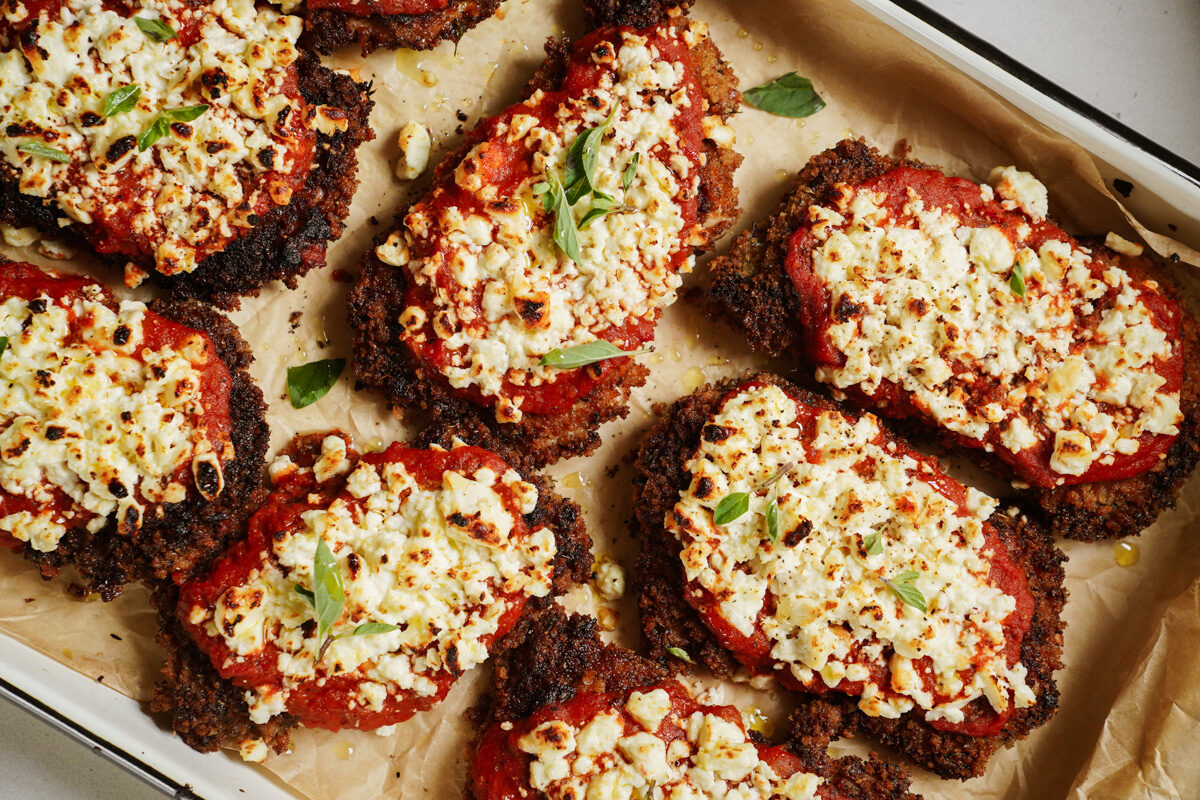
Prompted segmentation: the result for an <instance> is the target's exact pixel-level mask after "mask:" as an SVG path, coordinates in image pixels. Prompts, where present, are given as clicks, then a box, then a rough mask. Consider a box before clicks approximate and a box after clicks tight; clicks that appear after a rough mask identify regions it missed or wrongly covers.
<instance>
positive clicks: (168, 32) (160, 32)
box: [133, 17, 177, 44]
mask: <svg viewBox="0 0 1200 800" xmlns="http://www.w3.org/2000/svg"><path fill="white" fill-rule="evenodd" d="M133 21H134V24H136V25H137V26H138V30H140V31H141V32H142V33H144V34H146V37H147V38H148V39H150V41H152V42H158V43H159V44H162V43H163V42H169V41H171V40H172V39H174V38H175V37H176V35H177V34H176V33H175V29H174V28H172V27H171V26H170V25H168V24H167V23H165V22H163V21H162V20H161V19H150V18H149V17H134V18H133Z"/></svg>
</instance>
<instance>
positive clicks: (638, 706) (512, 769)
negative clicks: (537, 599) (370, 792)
mask: <svg viewBox="0 0 1200 800" xmlns="http://www.w3.org/2000/svg"><path fill="white" fill-rule="evenodd" d="M496 676H497V678H496V692H495V703H494V706H493V709H492V714H491V724H490V725H489V726H488V727H487V728H486V729H485V731H484V732H483V734H482V735H481V736H480V738H479V741H478V742H477V744H476V745H475V748H474V753H473V756H472V759H471V765H470V774H469V776H468V786H467V792H466V794H467V796H468V797H471V798H474V800H517V798H546V799H547V800H568V798H569V799H570V800H582V799H583V798H585V797H620V798H645V800H678V798H705V797H727V798H735V797H736V798H740V799H741V800H814V799H815V798H821V800H835V799H837V798H851V797H854V798H870V799H871V800H876V799H878V800H883V798H895V799H896V800H911V799H912V798H913V795H911V794H909V793H908V780H907V775H906V773H905V772H904V770H903V769H902V768H900V767H896V766H892V765H887V764H883V763H882V762H880V761H878V760H877V759H876V758H874V757H873V756H872V758H871V759H870V760H869V761H862V760H860V759H858V758H854V757H847V758H840V759H836V760H834V759H829V758H828V757H827V756H826V755H825V753H824V751H823V749H820V748H813V747H809V746H807V745H806V744H804V743H803V739H802V738H801V737H798V736H792V737H789V740H788V741H787V742H785V743H783V744H778V745H770V744H767V743H766V742H765V741H764V740H763V739H762V737H761V736H759V735H758V734H757V733H756V732H754V731H752V730H750V729H748V726H747V724H746V722H745V720H744V719H743V717H742V714H741V713H740V712H739V710H738V709H737V708H735V707H733V706H729V705H712V704H707V703H703V702H700V701H698V700H697V699H696V698H695V696H694V695H693V693H692V691H691V690H689V689H688V688H687V687H686V686H684V685H683V684H682V683H681V682H679V681H677V680H675V679H673V678H671V677H670V675H669V673H667V672H666V671H665V670H663V669H662V668H661V667H658V666H657V665H655V664H653V663H652V662H650V661H647V660H646V659H643V658H640V657H638V656H636V655H634V654H633V653H631V652H629V651H627V650H623V649H621V648H619V647H616V646H613V645H607V646H606V645H604V644H602V643H601V642H600V640H599V638H598V637H597V635H596V622H595V620H593V619H590V618H587V617H581V616H571V617H567V616H566V615H565V614H564V613H563V612H562V610H561V609H557V608H555V609H550V610H548V611H547V612H546V613H545V614H544V615H542V616H540V617H539V618H538V619H537V620H536V621H535V622H534V623H533V625H532V626H531V629H530V631H529V632H528V633H527V634H526V638H525V641H524V643H523V644H522V645H521V646H520V647H519V648H515V649H514V650H512V651H510V652H509V653H508V654H506V655H505V656H504V657H502V658H501V659H500V663H499V664H498V665H497V669H496Z"/></svg>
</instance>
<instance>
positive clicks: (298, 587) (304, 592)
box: [292, 583, 317, 608]
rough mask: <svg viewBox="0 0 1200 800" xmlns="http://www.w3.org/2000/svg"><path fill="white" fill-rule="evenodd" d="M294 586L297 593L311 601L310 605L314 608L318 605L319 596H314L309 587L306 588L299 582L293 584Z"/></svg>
mask: <svg viewBox="0 0 1200 800" xmlns="http://www.w3.org/2000/svg"><path fill="white" fill-rule="evenodd" d="M292 588H293V589H295V590H296V594H298V595H300V596H301V597H303V598H304V599H305V600H307V601H308V602H309V605H311V606H313V607H314V608H315V607H316V605H317V598H316V597H314V596H313V593H312V592H311V591H309V590H308V589H305V588H304V587H303V586H301V585H300V584H298V583H297V584H296V585H295V586H293V587H292Z"/></svg>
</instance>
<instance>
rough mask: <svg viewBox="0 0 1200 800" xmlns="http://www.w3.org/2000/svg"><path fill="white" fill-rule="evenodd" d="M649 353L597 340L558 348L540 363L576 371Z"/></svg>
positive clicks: (544, 365) (547, 354) (545, 356)
mask: <svg viewBox="0 0 1200 800" xmlns="http://www.w3.org/2000/svg"><path fill="white" fill-rule="evenodd" d="M648 352H650V351H649V350H622V349H621V348H619V347H617V346H616V345H615V344H613V343H612V342H610V341H607V340H605V339H597V340H596V341H594V342H588V343H587V344H577V345H575V346H574V347H566V348H559V347H556V348H554V349H553V350H551V351H550V352H549V353H546V355H544V356H542V360H541V361H540V362H538V363H539V364H541V365H542V366H543V367H558V368H559V369H575V368H576V367H586V366H587V365H588V364H595V363H596V362H597V361H606V360H608V359H610V358H619V357H621V356H637V355H641V354H642V353H648Z"/></svg>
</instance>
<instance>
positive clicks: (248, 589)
mask: <svg viewBox="0 0 1200 800" xmlns="http://www.w3.org/2000/svg"><path fill="white" fill-rule="evenodd" d="M270 475H271V479H272V482H273V484H274V488H273V491H272V493H271V494H270V496H269V497H268V498H267V499H266V501H265V502H264V503H262V504H261V505H260V506H259V507H258V509H257V510H256V511H255V512H254V515H253V516H252V517H251V519H250V523H249V533H248V536H247V538H246V539H245V540H243V541H240V542H238V543H236V544H234V545H233V546H232V547H231V548H230V549H229V551H228V552H227V553H226V554H225V555H224V556H223V557H222V558H221V559H220V560H219V561H218V562H217V563H216V564H215V565H214V567H213V568H212V570H211V571H210V572H209V573H208V574H207V575H205V576H202V577H200V578H197V579H196V580H193V581H189V582H187V583H184V584H183V585H182V586H181V587H180V588H179V591H178V597H177V599H176V600H175V619H174V620H173V621H171V624H172V625H173V626H174V627H175V629H176V631H177V632H178V633H180V634H182V635H183V636H186V637H187V638H188V639H189V640H190V644H189V645H188V647H190V648H191V649H193V650H198V651H199V652H198V653H195V654H194V656H199V657H200V658H205V659H207V661H208V662H209V667H210V669H211V670H212V673H213V678H212V679H213V680H218V681H221V682H223V683H224V684H226V685H227V686H228V687H229V690H230V691H232V692H235V693H240V698H239V699H240V703H238V708H237V713H238V714H239V715H240V720H234V723H236V724H230V725H226V726H225V733H226V734H227V735H226V736H224V737H222V736H220V735H214V729H216V730H217V733H218V734H219V733H220V730H219V729H220V727H221V726H220V725H214V724H211V723H210V724H207V725H203V726H197V725H195V721H194V720H191V719H189V718H188V717H187V716H186V712H187V709H188V708H189V707H190V706H189V703H194V702H195V700H194V698H193V697H191V696H190V695H194V694H195V691H194V690H193V689H192V688H191V687H190V686H188V685H185V683H181V682H179V681H178V675H179V674H180V673H179V672H178V670H177V669H176V668H175V667H174V666H172V665H173V664H178V663H179V659H180V658H181V657H183V656H181V655H180V654H178V653H174V654H172V656H171V659H169V661H168V677H169V678H170V677H174V678H175V679H176V680H175V686H176V688H177V690H178V691H176V692H175V695H176V696H175V698H171V697H170V691H171V690H170V689H169V688H167V687H163V688H162V690H160V700H161V701H162V702H161V703H160V705H161V706H163V707H165V706H172V707H174V709H175V712H176V713H175V718H176V722H177V725H176V727H177V729H178V730H179V731H180V732H181V733H182V734H183V735H184V738H185V740H187V741H188V742H189V743H190V744H192V745H193V746H195V747H198V748H199V749H211V748H212V747H214V746H217V745H220V744H229V743H231V741H230V740H233V742H232V743H237V744H240V745H242V746H244V747H246V748H248V751H249V752H251V753H252V752H254V750H255V749H256V748H257V749H259V750H265V747H266V744H265V742H266V741H272V743H275V739H276V738H277V737H276V736H275V735H274V732H275V731H278V730H280V729H282V728H286V726H288V725H291V724H299V725H304V726H307V727H316V728H325V729H328V730H339V729H341V728H360V729H377V728H381V727H386V726H389V725H393V724H396V723H398V722H403V721H404V720H406V719H408V718H409V717H411V716H412V715H413V714H415V713H417V712H419V711H423V710H426V709H429V708H431V707H432V706H433V705H435V704H436V703H438V702H439V701H440V700H441V699H442V698H443V697H445V695H446V693H447V692H448V691H449V690H450V688H451V686H452V685H453V684H454V682H455V681H456V680H457V678H458V677H459V676H460V675H461V674H462V673H463V672H465V671H467V670H469V669H471V668H473V667H476V666H478V665H479V664H482V663H483V662H484V661H485V660H487V658H488V655H489V652H490V651H491V650H493V649H494V648H495V647H496V646H497V642H498V641H499V640H501V639H502V638H503V637H504V635H505V634H506V633H507V632H508V631H509V630H510V629H511V628H512V626H513V625H514V624H516V622H517V620H518V619H520V618H521V616H522V613H523V612H524V611H525V609H526V607H527V606H530V607H538V606H540V605H542V604H544V602H546V600H547V598H549V597H550V596H551V595H552V594H554V593H557V592H559V591H562V590H563V589H564V588H565V587H566V586H567V585H568V584H569V583H570V582H572V581H574V580H575V579H576V578H577V577H578V573H581V572H582V573H583V574H584V576H585V577H586V572H587V566H586V564H587V551H588V548H589V545H590V543H589V541H588V540H587V536H586V534H584V533H583V532H582V528H581V527H580V526H579V525H578V524H577V522H576V510H575V508H574V506H571V505H570V504H567V503H566V502H565V501H561V500H559V499H558V498H556V497H554V496H553V495H549V494H548V493H547V492H546V490H545V487H544V485H542V484H541V483H540V481H539V482H537V483H535V482H531V481H530V480H527V479H526V478H525V477H524V476H522V475H521V474H520V473H519V472H517V471H516V470H515V469H513V468H512V467H511V466H510V465H509V463H508V462H506V461H505V460H504V459H502V458H501V457H500V456H498V455H496V454H495V453H493V452H491V451H489V450H485V449H483V448H481V447H474V446H470V445H467V444H465V443H464V442H463V441H462V440H461V439H459V438H455V437H451V441H450V442H449V443H448V445H447V446H446V447H442V446H441V445H437V444H430V445H428V446H406V445H402V444H393V445H391V446H390V447H388V448H387V449H386V450H383V451H381V452H375V453H367V454H363V455H359V454H358V453H356V452H355V451H354V450H353V448H352V447H351V446H350V445H349V442H348V439H347V437H345V436H344V435H341V434H338V433H330V434H326V435H315V436H310V437H305V438H301V439H299V440H298V441H297V442H296V444H295V445H294V446H293V447H292V448H291V450H290V451H289V453H288V454H286V455H283V456H281V457H280V458H279V459H277V460H276V461H275V462H274V463H273V464H272V466H271V468H270ZM576 562H580V563H581V564H582V566H578V565H577V563H576ZM177 646H181V645H177ZM194 656H193V657H194ZM210 686H211V683H210ZM199 691H200V692H203V691H204V689H200V690H199ZM160 710H161V709H160ZM180 710H183V711H184V712H185V713H184V714H180ZM205 713H208V714H210V715H211V714H215V713H218V712H216V711H213V710H210V711H207V712H205ZM195 730H203V731H204V733H203V737H207V738H206V739H204V740H202V739H201V738H199V737H195V736H192V735H191V734H192V733H193V731H195ZM260 742H262V743H263V744H259V743H260Z"/></svg>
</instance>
